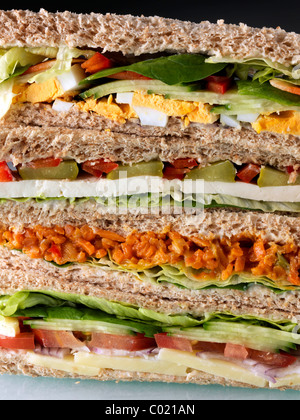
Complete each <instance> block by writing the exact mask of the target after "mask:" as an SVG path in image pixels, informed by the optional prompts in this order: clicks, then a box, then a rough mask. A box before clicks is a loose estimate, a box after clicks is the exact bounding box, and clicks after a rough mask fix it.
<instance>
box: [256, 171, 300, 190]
mask: <svg viewBox="0 0 300 420" xmlns="http://www.w3.org/2000/svg"><path fill="white" fill-rule="evenodd" d="M288 181H289V174H287V173H286V172H282V171H278V170H277V169H274V168H270V167H269V166H266V167H264V168H261V171H260V175H259V177H258V180H257V185H258V186H259V187H281V186H285V185H300V177H298V178H297V180H296V182H295V183H294V184H289V183H288Z"/></svg>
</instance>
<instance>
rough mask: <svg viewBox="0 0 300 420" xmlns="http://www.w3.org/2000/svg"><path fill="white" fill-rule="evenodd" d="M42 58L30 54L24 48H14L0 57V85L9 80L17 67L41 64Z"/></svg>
mask: <svg viewBox="0 0 300 420" xmlns="http://www.w3.org/2000/svg"><path fill="white" fill-rule="evenodd" d="M43 59H44V57H42V56H40V55H37V54H32V53H31V52H29V51H26V50H25V48H21V47H14V48H11V49H9V50H7V51H6V52H5V53H4V54H2V55H1V56H0V83H2V82H4V81H5V80H6V79H8V78H10V77H11V76H12V75H13V74H14V72H15V71H16V69H17V68H18V67H22V68H24V67H26V66H29V65H30V66H32V65H34V64H37V63H39V62H41V61H42V60H43Z"/></svg>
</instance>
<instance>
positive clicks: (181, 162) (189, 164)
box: [171, 158, 198, 169]
mask: <svg viewBox="0 0 300 420" xmlns="http://www.w3.org/2000/svg"><path fill="white" fill-rule="evenodd" d="M171 165H172V166H174V168H178V169H184V168H188V169H193V168H194V167H195V166H198V162H197V161H196V160H195V159H188V158H181V159H176V160H174V161H173V162H171Z"/></svg>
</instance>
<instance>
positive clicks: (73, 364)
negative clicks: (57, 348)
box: [26, 351, 100, 376]
mask: <svg viewBox="0 0 300 420" xmlns="http://www.w3.org/2000/svg"><path fill="white" fill-rule="evenodd" d="M26 359H27V362H28V364H31V365H34V366H41V367H44V368H48V369H55V370H61V371H63V372H69V373H73V374H78V375H82V376H98V375H99V373H100V369H99V368H97V367H95V366H87V365H84V364H83V363H80V362H78V361H75V359H74V357H73V356H65V357H64V358H63V359H59V358H56V357H52V356H44V355H42V354H36V353H34V352H32V351H29V352H28V353H27V355H26Z"/></svg>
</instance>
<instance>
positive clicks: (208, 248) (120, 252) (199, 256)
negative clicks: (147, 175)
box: [0, 225, 300, 285]
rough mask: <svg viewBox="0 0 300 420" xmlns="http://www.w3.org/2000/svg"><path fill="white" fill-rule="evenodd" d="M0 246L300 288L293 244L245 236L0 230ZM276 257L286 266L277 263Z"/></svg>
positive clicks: (60, 260) (299, 256) (298, 251)
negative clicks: (246, 276)
mask: <svg viewBox="0 0 300 420" xmlns="http://www.w3.org/2000/svg"><path fill="white" fill-rule="evenodd" d="M0 244H1V245H3V246H5V247H7V248H9V249H12V250H21V251H22V252H23V253H25V254H26V255H28V256H29V257H30V258H43V259H45V260H46V261H52V262H55V263H56V264H58V265H64V264H67V263H70V262H77V263H83V262H86V261H87V260H88V259H90V258H96V259H101V258H103V257H105V256H109V257H110V258H111V260H112V261H113V262H115V263H116V264H118V265H120V266H122V267H126V268H128V269H141V270H142V269H146V268H151V267H155V266H161V265H163V264H170V265H176V264H178V263H183V264H184V265H185V266H186V267H191V268H193V269H195V270H199V273H198V274H196V276H197V279H199V281H201V280H207V279H212V278H218V279H220V281H222V280H227V279H228V278H229V277H230V276H231V275H232V274H235V273H241V272H247V273H251V274H253V275H255V276H266V277H268V278H269V279H271V280H273V281H275V282H276V281H278V282H281V281H288V282H289V283H291V284H293V285H300V277H299V269H300V248H299V247H298V246H296V245H295V244H294V243H293V242H291V243H288V244H285V245H279V244H276V243H273V242H272V243H267V242H266V241H264V240H263V239H262V238H261V237H258V236H255V237H254V235H251V234H249V233H247V232H245V233H243V234H241V235H239V236H235V237H231V238H228V237H224V238H222V239H217V238H215V237H213V236H212V235H211V236H210V237H206V238H205V237H201V236H190V237H187V236H183V235H181V234H180V233H178V232H175V231H172V230H166V231H164V232H162V233H156V232H151V231H150V232H137V231H133V232H132V233H131V234H129V235H128V236H127V237H123V236H121V235H119V234H117V233H115V232H112V231H109V230H102V229H99V228H95V227H90V226H88V225H84V226H82V227H80V228H79V227H75V226H71V225H66V226H65V227H60V226H55V227H54V228H49V227H43V226H39V225H38V226H34V227H30V228H23V229H22V230H21V231H20V230H18V229H17V228H14V227H11V228H1V229H0ZM279 255H281V256H282V257H284V258H285V261H286V266H282V264H281V265H280V263H279Z"/></svg>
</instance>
